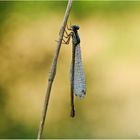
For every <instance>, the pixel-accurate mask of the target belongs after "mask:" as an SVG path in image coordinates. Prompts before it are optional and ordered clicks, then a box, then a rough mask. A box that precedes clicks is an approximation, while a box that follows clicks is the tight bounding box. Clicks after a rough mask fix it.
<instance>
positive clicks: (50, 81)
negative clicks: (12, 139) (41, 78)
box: [37, 0, 72, 140]
mask: <svg viewBox="0 0 140 140" xmlns="http://www.w3.org/2000/svg"><path fill="white" fill-rule="evenodd" d="M71 7H72V0H68V4H67V9H66V12H65V16H64V20H63V23H62V26H61V28H60V32H59V37H58V42H57V48H56V52H55V55H54V58H53V62H52V66H51V70H50V73H49V78H48V87H47V91H46V95H45V101H44V106H43V112H42V118H41V121H40V126H39V130H38V137H37V139H38V140H39V139H41V136H42V132H43V128H44V124H45V118H46V113H47V109H48V103H49V99H50V93H51V87H52V83H53V80H54V78H55V74H56V68H57V60H58V56H59V52H60V48H61V44H62V39H63V35H64V31H65V27H66V24H67V20H68V17H69V14H70V10H71Z"/></svg>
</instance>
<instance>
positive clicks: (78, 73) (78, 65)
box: [63, 25, 86, 117]
mask: <svg viewBox="0 0 140 140" xmlns="http://www.w3.org/2000/svg"><path fill="white" fill-rule="evenodd" d="M79 28H80V27H79V26H77V25H72V26H71V27H70V28H69V27H68V26H67V29H68V30H70V31H71V32H70V33H69V34H68V33H67V32H66V31H65V33H66V35H67V36H64V37H65V38H67V41H65V40H64V39H63V41H64V42H63V43H64V44H69V42H70V38H71V37H72V63H71V70H70V81H71V117H74V116H75V110H74V95H76V96H78V97H80V98H84V96H85V94H86V83H85V74H84V70H83V65H82V58H81V48H80V37H79V34H78V30H79Z"/></svg>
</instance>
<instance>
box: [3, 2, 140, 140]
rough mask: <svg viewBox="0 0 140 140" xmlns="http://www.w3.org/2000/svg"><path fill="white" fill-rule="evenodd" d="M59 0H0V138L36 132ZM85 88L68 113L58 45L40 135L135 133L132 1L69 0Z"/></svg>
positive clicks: (136, 9) (65, 54)
mask: <svg viewBox="0 0 140 140" xmlns="http://www.w3.org/2000/svg"><path fill="white" fill-rule="evenodd" d="M66 4H67V2H66V1H42V2H39V1H30V2H27V1H25V2H24V1H22V2H21V1H19V2H18V1H17V2H16V1H15V2H6V1H5V2H4V1H3V2H2V1H1V2H0V138H36V137H37V131H38V126H39V121H40V118H41V112H42V106H43V101H44V97H45V92H46V88H47V78H48V72H49V70H50V65H51V62H52V59H53V55H54V52H55V49H56V42H55V40H57V37H58V32H59V29H60V25H61V23H62V19H63V16H64V12H65V8H66ZM70 21H71V23H72V24H78V25H79V26H80V31H79V33H80V36H81V50H82V58H83V65H84V70H85V74H86V82H87V95H86V98H85V99H84V100H79V99H77V98H75V106H76V117H75V118H74V119H72V118H70V117H69V113H70V82H69V77H70V76H69V69H70V62H71V45H69V46H65V45H63V46H62V48H61V51H60V55H59V60H58V67H57V74H56V78H55V81H54V84H53V87H52V92H51V98H50V102H49V108H48V114H47V120H46V123H45V129H44V133H43V138H140V2H138V1H137V2H133V1H129V2H127V1H125V2H121V1H118V2H117V1H76V2H74V3H73V7H72V11H71V14H70V18H69V22H70Z"/></svg>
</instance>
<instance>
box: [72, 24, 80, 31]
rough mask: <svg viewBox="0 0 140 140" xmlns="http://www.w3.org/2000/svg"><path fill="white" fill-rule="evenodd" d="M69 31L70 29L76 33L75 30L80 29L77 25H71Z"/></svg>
mask: <svg viewBox="0 0 140 140" xmlns="http://www.w3.org/2000/svg"><path fill="white" fill-rule="evenodd" d="M71 29H72V30H73V31H77V30H79V29H80V27H79V26H78V25H72V26H71Z"/></svg>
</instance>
